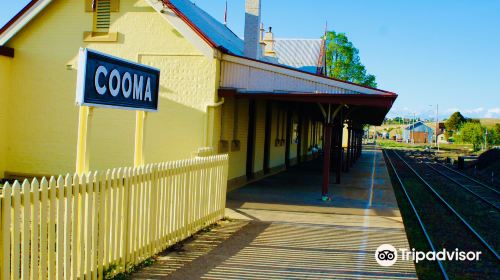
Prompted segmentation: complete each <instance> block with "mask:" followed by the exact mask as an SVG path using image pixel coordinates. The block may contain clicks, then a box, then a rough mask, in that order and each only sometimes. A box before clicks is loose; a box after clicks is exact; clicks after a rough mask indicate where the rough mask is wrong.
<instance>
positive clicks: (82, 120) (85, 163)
mask: <svg viewBox="0 0 500 280" xmlns="http://www.w3.org/2000/svg"><path fill="white" fill-rule="evenodd" d="M93 111H94V108H92V107H88V106H80V111H79V115H78V138H77V143H76V173H77V174H78V175H79V176H81V175H82V174H85V173H88V172H89V159H90V156H89V150H90V149H89V142H90V141H89V139H90V131H91V124H92V114H93Z"/></svg>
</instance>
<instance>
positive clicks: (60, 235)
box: [55, 176, 65, 279]
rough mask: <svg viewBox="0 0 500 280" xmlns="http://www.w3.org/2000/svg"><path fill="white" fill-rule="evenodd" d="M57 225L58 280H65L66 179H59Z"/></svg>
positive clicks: (57, 188) (60, 177)
mask: <svg viewBox="0 0 500 280" xmlns="http://www.w3.org/2000/svg"><path fill="white" fill-rule="evenodd" d="M55 191H56V194H57V224H56V252H57V254H56V255H57V258H56V267H57V277H56V279H64V212H65V209H64V179H63V177H62V176H59V177H58V178H57V187H56V190H55Z"/></svg>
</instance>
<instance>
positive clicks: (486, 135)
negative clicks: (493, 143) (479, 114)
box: [484, 128, 488, 151]
mask: <svg viewBox="0 0 500 280" xmlns="http://www.w3.org/2000/svg"><path fill="white" fill-rule="evenodd" d="M487 140H488V129H487V128H485V131H484V150H485V151H486V149H488V141H487Z"/></svg>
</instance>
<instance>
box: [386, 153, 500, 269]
mask: <svg viewBox="0 0 500 280" xmlns="http://www.w3.org/2000/svg"><path fill="white" fill-rule="evenodd" d="M385 153H386V158H387V160H388V162H389V165H390V166H391V168H392V170H393V172H394V174H395V177H396V178H397V180H398V182H399V185H400V186H401V189H402V191H403V193H404V194H405V197H406V199H407V201H408V202H409V204H410V206H411V208H412V211H413V213H414V214H415V216H416V218H417V220H418V222H419V226H420V229H421V231H422V232H423V234H424V235H425V239H426V240H427V242H428V244H429V248H431V250H432V251H439V250H442V249H446V250H449V251H450V250H454V249H455V248H458V249H459V250H462V251H481V252H482V259H481V258H480V260H479V261H471V262H468V263H467V264H466V265H464V263H463V262H460V261H437V264H438V266H439V270H440V271H441V274H442V276H443V278H444V279H455V278H464V276H465V278H466V279H468V278H471V279H493V278H495V279H498V278H500V271H498V269H497V268H498V266H499V265H500V257H499V254H498V252H497V251H498V248H497V244H496V239H498V238H497V235H498V232H493V233H491V232H489V234H485V232H487V231H488V227H487V225H485V223H482V224H481V223H478V222H484V221H483V220H484V219H479V220H480V221H476V219H474V220H473V222H471V220H472V219H471V218H473V216H474V214H471V213H472V211H470V210H477V209H480V212H481V211H482V212H481V213H486V214H485V215H493V216H494V217H497V216H498V214H499V213H498V209H497V207H494V205H495V203H496V202H494V201H493V200H494V197H491V195H492V193H487V192H486V191H483V192H481V191H480V190H479V187H478V186H475V189H474V190H473V188H474V186H472V187H470V186H468V187H469V188H466V187H463V184H461V182H460V181H458V179H456V177H457V176H455V177H451V176H449V174H447V175H448V176H445V175H442V174H440V173H439V172H437V168H435V169H433V168H431V166H430V165H429V164H427V163H425V164H419V165H417V163H416V162H412V161H410V160H408V159H407V160H405V158H404V157H403V156H401V155H400V154H398V152H396V151H385ZM432 167H434V166H432ZM440 171H441V170H440ZM431 173H434V174H431ZM442 173H443V174H446V173H445V171H442ZM433 175H434V176H433ZM435 175H438V176H435ZM439 177H441V178H439ZM451 178H453V179H454V181H451V180H450V179H451ZM458 184H460V186H462V188H459V189H460V190H461V193H459V192H457V190H456V189H457V185H458ZM450 185H452V186H450ZM470 185H471V183H470ZM476 185H477V184H476ZM481 187H482V186H481ZM480 192H481V193H480ZM465 193H467V194H465ZM493 193H494V192H493ZM454 194H456V195H457V196H459V198H461V199H463V198H464V197H466V198H467V203H465V201H464V202H463V203H462V206H461V207H458V206H459V205H460V201H459V200H457V199H456V198H453V197H452V196H453V195H454ZM471 201H474V202H472V204H474V205H475V206H473V207H471V205H470V204H469V202H471ZM476 201H480V202H476ZM497 202H498V201H497ZM463 204H465V205H463ZM464 209H468V211H464ZM491 211H494V213H491ZM476 212H477V211H476ZM481 213H479V214H481ZM474 217H475V216H474ZM476 218H477V217H476ZM486 222H487V221H486ZM495 222H496V223H498V220H496V221H495V220H493V223H495ZM478 224H479V226H478ZM492 239H493V240H492Z"/></svg>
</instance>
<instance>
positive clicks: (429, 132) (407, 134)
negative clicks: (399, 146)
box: [403, 121, 434, 143]
mask: <svg viewBox="0 0 500 280" xmlns="http://www.w3.org/2000/svg"><path fill="white" fill-rule="evenodd" d="M433 137H434V130H433V129H432V128H431V127H429V126H428V125H426V124H425V123H423V122H421V121H419V122H416V123H414V124H411V125H409V126H407V127H405V129H404V130H403V141H404V142H406V143H432V138H433Z"/></svg>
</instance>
